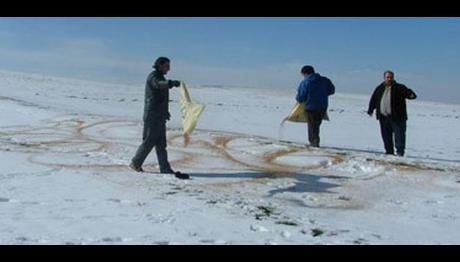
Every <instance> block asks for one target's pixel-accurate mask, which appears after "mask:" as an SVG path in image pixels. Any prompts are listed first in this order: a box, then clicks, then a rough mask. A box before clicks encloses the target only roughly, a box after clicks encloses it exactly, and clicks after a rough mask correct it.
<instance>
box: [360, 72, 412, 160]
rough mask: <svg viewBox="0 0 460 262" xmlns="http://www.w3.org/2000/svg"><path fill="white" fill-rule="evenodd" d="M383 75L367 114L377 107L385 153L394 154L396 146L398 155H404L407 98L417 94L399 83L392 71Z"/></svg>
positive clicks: (370, 113)
mask: <svg viewBox="0 0 460 262" xmlns="http://www.w3.org/2000/svg"><path fill="white" fill-rule="evenodd" d="M383 77H384V81H383V83H381V84H380V85H379V86H377V87H376V88H375V90H374V93H373V94H372V97H371V100H370V102H369V109H368V110H367V114H369V116H372V113H373V111H374V109H376V117H377V120H379V122H380V132H381V134H382V139H383V144H384V145H385V153H386V154H391V155H393V154H394V147H396V153H397V154H398V156H403V155H404V149H405V147H406V121H407V109H406V99H415V98H417V95H416V94H415V93H414V92H413V91H412V90H411V89H409V88H407V87H406V86H405V85H403V84H399V83H397V82H396V81H395V80H394V73H393V72H392V71H385V73H384V74H383ZM393 134H394V144H393ZM393 145H394V146H393Z"/></svg>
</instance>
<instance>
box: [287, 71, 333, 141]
mask: <svg viewBox="0 0 460 262" xmlns="http://www.w3.org/2000/svg"><path fill="white" fill-rule="evenodd" d="M301 73H302V75H303V76H304V80H303V81H302V82H300V85H299V87H298V89H297V96H296V100H297V102H299V103H304V104H305V114H306V117H307V121H308V141H309V142H310V145H311V146H313V147H319V140H320V139H319V126H320V125H321V122H322V120H323V118H324V116H325V115H326V112H327V107H328V104H329V103H328V97H329V96H330V95H332V94H334V93H335V87H334V85H333V84H332V82H331V80H329V79H328V78H327V77H324V76H321V75H319V74H318V73H315V69H314V68H313V67H312V66H310V65H306V66H304V67H302V70H301Z"/></svg>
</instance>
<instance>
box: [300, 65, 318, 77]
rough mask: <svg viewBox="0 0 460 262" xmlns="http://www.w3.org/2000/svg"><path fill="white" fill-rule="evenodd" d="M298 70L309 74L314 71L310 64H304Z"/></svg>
mask: <svg viewBox="0 0 460 262" xmlns="http://www.w3.org/2000/svg"><path fill="white" fill-rule="evenodd" d="M300 72H302V74H307V75H309V74H313V73H314V72H315V69H314V68H313V66H311V65H306V66H304V67H302V70H300Z"/></svg>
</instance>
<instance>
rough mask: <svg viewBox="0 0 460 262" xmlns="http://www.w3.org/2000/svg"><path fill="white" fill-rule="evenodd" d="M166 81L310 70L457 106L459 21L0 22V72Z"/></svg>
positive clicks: (274, 82) (359, 87) (243, 82)
mask: <svg viewBox="0 0 460 262" xmlns="http://www.w3.org/2000/svg"><path fill="white" fill-rule="evenodd" d="M160 55H161V56H168V57H170V58H171V60H172V69H171V72H170V74H168V77H169V78H174V79H180V80H184V81H186V82H187V83H188V84H189V85H202V84H203V85H231V86H250V87H263V88H278V89H286V92H295V88H296V87H297V85H298V83H299V81H300V80H301V76H300V74H299V71H300V68H301V67H302V66H303V65H306V64H311V65H313V66H314V67H315V69H316V70H317V72H318V73H320V74H322V75H325V76H328V77H329V78H330V79H331V80H332V81H333V82H334V83H335V85H336V89H337V92H341V93H361V94H370V93H371V92H372V91H373V89H374V88H375V86H376V85H377V84H379V83H380V82H381V81H382V73H383V71H385V70H387V69H391V70H393V71H394V72H395V73H396V80H398V81H400V82H402V83H404V84H406V85H407V86H408V87H410V88H412V89H413V90H414V91H416V92H417V94H418V95H419V98H420V99H421V100H433V101H444V102H450V103H460V91H459V90H460V88H459V87H460V18H455V17H453V18H443V17H439V18H423V17H419V18H415V17H411V18H391V17H388V18H373V17H360V18H325V17H323V18H322V17H314V18H307V17H304V18H302V17H298V18H289V17H286V18H281V17H265V18H264V17H259V18H250V17H245V18H238V17H228V18H223V17H222V18H221V17H215V18H212V17H209V18H197V17H190V18H186V17H180V18H161V17H154V18H84V17H83V18H0V57H1V59H0V69H1V70H11V71H22V72H31V73H40V74H46V75H54V76H64V77H73V78H82V79H90V80H97V81H104V82H118V83H127V84H134V85H140V86H143V83H144V81H145V77H146V75H147V74H148V73H149V71H150V70H151V64H152V62H153V60H154V59H155V58H156V57H157V56H160Z"/></svg>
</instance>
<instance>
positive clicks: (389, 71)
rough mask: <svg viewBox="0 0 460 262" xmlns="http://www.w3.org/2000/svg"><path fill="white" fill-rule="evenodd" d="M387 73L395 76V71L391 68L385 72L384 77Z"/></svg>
mask: <svg viewBox="0 0 460 262" xmlns="http://www.w3.org/2000/svg"><path fill="white" fill-rule="evenodd" d="M386 74H390V75H391V76H392V77H395V73H393V71H391V70H387V71H385V72H383V77H385V75H386Z"/></svg>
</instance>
